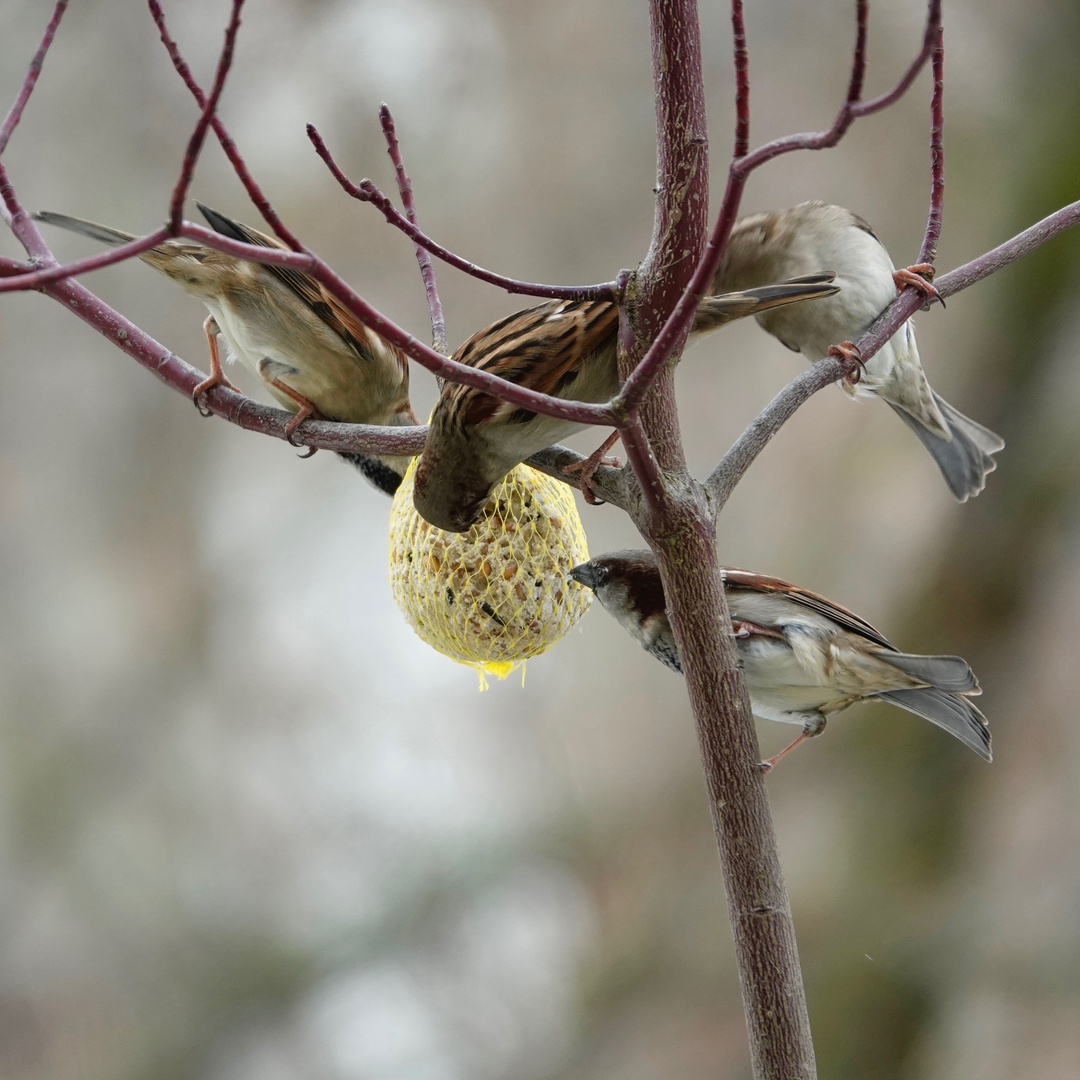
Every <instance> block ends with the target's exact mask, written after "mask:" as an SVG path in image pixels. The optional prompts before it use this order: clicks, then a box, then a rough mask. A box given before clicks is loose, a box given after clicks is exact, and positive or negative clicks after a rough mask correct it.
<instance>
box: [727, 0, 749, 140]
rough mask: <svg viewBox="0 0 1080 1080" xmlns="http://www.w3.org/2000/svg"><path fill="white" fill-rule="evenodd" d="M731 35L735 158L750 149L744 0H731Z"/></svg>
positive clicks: (747, 58)
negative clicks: (733, 79) (733, 59)
mask: <svg viewBox="0 0 1080 1080" xmlns="http://www.w3.org/2000/svg"><path fill="white" fill-rule="evenodd" d="M731 37H732V40H733V42H734V52H735V150H734V152H733V154H732V157H733V158H736V159H737V158H741V157H745V156H746V153H747V151H748V150H749V149H750V53H749V52H748V51H747V48H746V16H745V15H744V14H743V0H731Z"/></svg>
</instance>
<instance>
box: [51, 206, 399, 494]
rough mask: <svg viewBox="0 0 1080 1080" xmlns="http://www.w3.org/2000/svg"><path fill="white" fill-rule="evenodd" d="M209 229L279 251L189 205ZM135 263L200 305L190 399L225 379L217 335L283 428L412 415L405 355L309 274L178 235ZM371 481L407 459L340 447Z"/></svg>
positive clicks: (393, 478) (121, 239) (105, 233)
mask: <svg viewBox="0 0 1080 1080" xmlns="http://www.w3.org/2000/svg"><path fill="white" fill-rule="evenodd" d="M198 205H199V209H200V210H201V211H202V213H203V215H204V216H205V217H206V219H207V221H208V222H209V223H210V225H211V226H212V227H213V229H214V230H215V231H216V232H219V233H221V234H222V235H223V236H227V237H229V238H230V239H232V240H239V241H241V242H243V243H247V244H254V245H257V246H259V247H267V248H275V249H279V250H288V249H287V248H285V247H284V245H282V244H281V243H279V242H278V241H277V240H275V239H273V238H272V237H269V236H266V235H265V234H263V233H261V232H259V231H258V230H256V229H252V228H250V227H249V226H247V225H242V224H240V223H239V222H236V221H233V220H231V219H230V218H227V217H225V216H224V215H223V214H220V213H218V212H217V211H216V210H211V209H210V208H209V207H205V206H203V205H202V204H201V203H200V204H198ZM34 216H35V218H37V219H38V220H39V221H44V222H46V223H48V224H50V225H57V226H59V227H60V228H64V229H68V230H70V231H72V232H78V233H82V234H83V235H86V236H90V237H92V238H94V239H95V240H101V241H104V242H105V243H108V244H114V245H115V244H123V243H127V242H128V241H130V240H134V239H136V238H135V237H134V236H133V235H132V234H130V233H125V232H121V231H120V230H119V229H112V228H109V227H108V226H104V225H97V224H95V223H94V222H91V221H84V220H82V219H80V218H72V217H67V216H66V215H63V214H53V213H48V212H44V213H39V214H35V215H34ZM142 259H143V261H144V262H146V263H148V264H149V265H150V266H152V267H154V269H155V270H158V271H160V272H161V273H163V274H164V275H165V276H166V277H169V278H171V279H172V280H173V281H175V282H176V283H177V284H178V285H179V286H180V287H181V288H182V289H183V290H184V291H185V292H187V293H189V294H190V295H191V296H194V297H195V298H196V299H198V300H201V301H202V302H203V303H204V304H205V305H206V307H207V308H208V309H209V311H210V316H209V317H208V318H207V320H206V322H205V324H204V327H205V329H206V333H207V339H208V341H209V343H210V353H211V375H210V378H209V379H207V380H206V381H205V382H203V383H202V384H200V386H199V387H198V389H197V390H196V394H195V397H196V400H197V401H198V400H199V398H200V396H201V394H203V393H205V392H206V391H207V390H209V389H210V388H211V387H212V386H214V385H217V384H218V383H225V384H226V385H228V382H227V380H226V379H225V377H224V374H223V373H222V370H221V364H220V361H219V359H218V353H217V341H216V338H217V335H218V334H220V335H221V336H222V337H224V338H225V341H226V344H227V345H228V355H229V359H230V360H239V361H240V363H242V364H243V365H244V367H246V368H247V369H248V370H249V371H251V373H252V374H254V375H255V376H257V377H258V378H259V380H260V381H261V382H262V383H263V385H265V386H266V388H267V390H268V391H269V392H270V394H271V395H272V396H273V397H274V398H275V400H276V401H278V402H279V403H280V404H281V405H283V406H284V407H285V408H286V409H288V410H289V411H290V412H293V413H296V416H295V417H294V418H293V420H291V421H290V423H289V428H288V431H289V434H291V433H292V431H293V430H295V428H296V427H297V426H299V424H301V423H302V422H303V421H304V420H305V419H307V417H309V416H315V415H317V416H321V417H324V418H326V419H329V420H341V421H344V422H346V423H353V424H380V425H389V426H399V425H403V424H415V423H416V417H415V415H414V414H413V411H412V408H411V406H410V404H409V368H408V360H407V358H406V357H405V355H404V353H402V352H401V351H400V350H399V349H397V348H396V347H395V346H393V345H391V344H390V343H389V342H388V341H386V340H385V339H384V338H382V337H380V336H379V335H378V334H376V333H374V331H372V330H369V329H368V328H367V327H366V326H364V324H363V323H361V322H360V320H359V319H357V318H356V316H355V315H353V314H352V313H351V312H350V311H348V309H346V308H345V307H344V306H343V305H342V304H341V302H340V301H339V300H338V299H337V297H335V296H334V295H333V294H331V293H329V292H327V291H326V290H325V289H324V288H323V287H322V285H321V284H320V283H319V282H317V281H315V280H314V279H313V278H310V277H308V276H307V275H306V274H302V273H300V272H299V271H296V270H293V269H291V268H289V267H283V266H265V265H263V264H261V263H255V262H249V261H248V260H246V259H237V258H235V257H234V256H232V255H226V254H225V253H223V252H220V251H215V250H214V249H213V248H210V247H206V246H205V245H202V244H198V243H195V242H193V241H190V240H187V239H183V238H181V239H177V240H168V241H166V242H165V243H163V244H161V245H159V246H158V247H155V248H151V249H150V250H149V251H147V252H145V253H144V254H143V255H142ZM342 457H345V458H347V459H348V460H350V461H351V462H352V463H353V464H355V465H356V466H357V467H358V468H359V469H360V470H361V471H362V472H363V473H364V474H365V475H366V476H367V477H368V479H370V480H371V481H372V482H373V483H374V484H375V485H376V486H378V487H380V488H382V489H383V490H385V491H388V492H390V493H392V492H393V491H395V490H396V489H397V486H398V484H399V483H400V480H401V477H402V475H404V472H405V467H406V465H407V464H408V459H407V458H401V457H378V456H375V455H366V454H343V455H342Z"/></svg>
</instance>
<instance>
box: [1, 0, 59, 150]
mask: <svg viewBox="0 0 1080 1080" xmlns="http://www.w3.org/2000/svg"><path fill="white" fill-rule="evenodd" d="M67 6H68V0H57V4H56V7H55V8H53V13H52V18H51V19H50V20H49V25H48V26H46V27H45V33H44V35H43V36H42V38H41V44H40V45H38V49H37V52H36V53H34V58H33V59H32V60H31V61H30V67H29V69H28V71H27V72H26V78H25V79H23V84H22V86H21V87H20V88H19V92H18V93H17V94H16V95H15V101H14V103H13V104H12V106H11V108H10V109H9V110H8V114H7V116H6V117H4V122H3V123H2V124H0V154H3V152H4V149H5V148H6V146H7V144H8V139H10V138H11V133H12V132H13V131H14V130H15V128H16V127H18V125H19V121H20V120H21V119H22V113H23V109H25V108H26V103H27V101H29V100H30V95H31V94H32V93H33V92H34V85H35V84H36V83H37V81H38V76H39V75H40V74H41V66H42V64H44V62H45V54H46V53H47V52H48V51H49V46H50V45H51V44H52V41H53V38H54V37H55V36H56V31H57V28H58V27H59V26H60V20H61V19H62V18H63V17H64V11H65V10H66V8H67Z"/></svg>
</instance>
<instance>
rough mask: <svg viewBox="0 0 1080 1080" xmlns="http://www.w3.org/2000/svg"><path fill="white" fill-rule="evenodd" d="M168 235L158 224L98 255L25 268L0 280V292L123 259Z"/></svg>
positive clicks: (37, 286) (20, 289)
mask: <svg viewBox="0 0 1080 1080" xmlns="http://www.w3.org/2000/svg"><path fill="white" fill-rule="evenodd" d="M168 239H169V230H168V229H167V228H164V227H162V228H160V229H158V230H157V231H156V232H152V233H150V234H149V235H147V236H141V237H139V238H138V239H137V240H132V241H130V242H129V243H127V244H120V245H119V246H118V247H114V248H110V249H109V250H108V251H103V252H102V253H101V254H100V255H88V256H87V257H86V258H85V259H76V260H75V261H74V262H70V263H64V264H63V265H60V264H59V263H57V264H55V265H53V266H47V267H44V268H43V269H40V270H36V269H31V270H27V271H25V272H24V273H22V274H20V275H19V276H18V277H17V278H11V279H9V280H7V281H2V282H0V293H3V292H27V291H29V290H31V289H40V288H41V287H42V286H43V285H51V284H52V283H53V282H54V281H62V280H63V279H64V278H69V277H76V276H78V275H79V274H88V273H90V271H91V270H101V269H102V268H104V267H106V266H112V265H113V264H114V263H120V262H125V261H126V260H128V259H131V258H134V257H135V256H136V255H141V254H142V253H143V252H144V251H149V250H150V248H152V247H156V246H157V245H158V244H160V243H162V242H163V241H165V240H168Z"/></svg>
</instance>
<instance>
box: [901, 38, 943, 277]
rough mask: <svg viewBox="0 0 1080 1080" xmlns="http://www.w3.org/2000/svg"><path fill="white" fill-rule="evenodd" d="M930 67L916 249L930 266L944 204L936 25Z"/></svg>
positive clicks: (940, 78)
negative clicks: (926, 195)
mask: <svg viewBox="0 0 1080 1080" xmlns="http://www.w3.org/2000/svg"><path fill="white" fill-rule="evenodd" d="M930 66H931V70H932V71H933V75H934V90H933V94H932V95H931V98H930V213H929V214H928V216H927V219H926V232H925V233H924V234H923V242H922V247H921V248H920V249H919V262H921V263H927V264H929V265H933V263H934V261H935V260H936V259H937V242H938V238H939V237H940V236H941V215H942V212H943V210H944V206H945V147H944V142H943V136H944V128H945V107H944V101H945V42H944V30H943V29H942V28H941V27H940V26H939V27H938V28H937V39H936V40H935V42H934V52H933V55H932V57H931V62H930ZM908 288H912V286H910V285H909V286H908Z"/></svg>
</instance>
